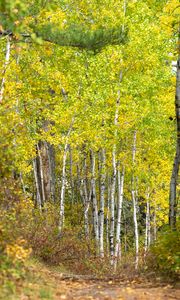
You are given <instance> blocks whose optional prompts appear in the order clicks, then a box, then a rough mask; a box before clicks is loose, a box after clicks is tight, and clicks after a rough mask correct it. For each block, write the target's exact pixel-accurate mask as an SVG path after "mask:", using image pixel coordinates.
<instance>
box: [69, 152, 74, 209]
mask: <svg viewBox="0 0 180 300" xmlns="http://www.w3.org/2000/svg"><path fill="white" fill-rule="evenodd" d="M69 158H70V184H71V203H72V205H73V204H74V180H73V155H72V148H71V146H69Z"/></svg>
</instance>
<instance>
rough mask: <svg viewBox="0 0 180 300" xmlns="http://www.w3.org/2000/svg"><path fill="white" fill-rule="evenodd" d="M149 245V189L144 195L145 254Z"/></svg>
mask: <svg viewBox="0 0 180 300" xmlns="http://www.w3.org/2000/svg"><path fill="white" fill-rule="evenodd" d="M150 243H151V224H150V203H149V189H148V191H147V195H146V229H145V246H144V250H145V253H146V252H147V250H148V248H149V246H150Z"/></svg>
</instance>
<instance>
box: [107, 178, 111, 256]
mask: <svg viewBox="0 0 180 300" xmlns="http://www.w3.org/2000/svg"><path fill="white" fill-rule="evenodd" d="M107 184H108V186H107V189H108V196H107V214H106V253H107V256H109V248H110V247H109V208H110V207H109V205H110V198H111V180H110V177H109V176H108V182H107Z"/></svg>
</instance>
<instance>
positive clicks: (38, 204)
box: [33, 158, 42, 210]
mask: <svg viewBox="0 0 180 300" xmlns="http://www.w3.org/2000/svg"><path fill="white" fill-rule="evenodd" d="M33 170H34V178H35V184H36V203H35V206H37V207H38V208H39V209H40V210H42V199H41V193H40V188H39V181H38V168H37V159H36V158H34V159H33Z"/></svg>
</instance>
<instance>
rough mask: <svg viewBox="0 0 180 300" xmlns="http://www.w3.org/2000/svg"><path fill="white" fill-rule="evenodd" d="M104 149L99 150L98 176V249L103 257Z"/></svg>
mask: <svg viewBox="0 0 180 300" xmlns="http://www.w3.org/2000/svg"><path fill="white" fill-rule="evenodd" d="M105 180H106V173H105V150H104V149H102V151H101V177H100V211H99V213H100V215H99V220H100V224H99V251H100V256H101V257H102V258H103V257H104V192H105Z"/></svg>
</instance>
